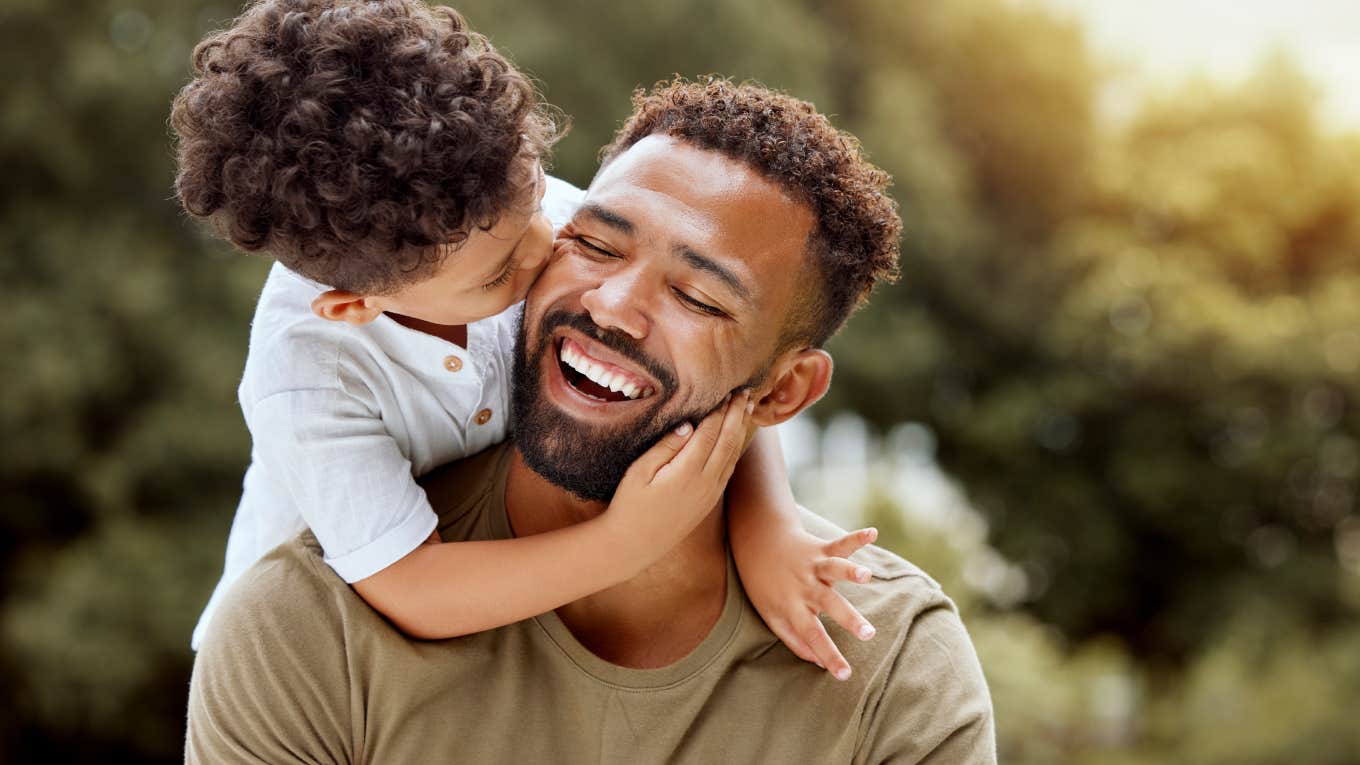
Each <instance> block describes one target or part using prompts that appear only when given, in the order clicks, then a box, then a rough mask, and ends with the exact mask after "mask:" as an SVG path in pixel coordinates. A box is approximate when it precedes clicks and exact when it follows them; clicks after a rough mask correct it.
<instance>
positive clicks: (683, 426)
mask: <svg viewBox="0 0 1360 765" xmlns="http://www.w3.org/2000/svg"><path fill="white" fill-rule="evenodd" d="M692 430H694V426H693V425H690V424H689V423H688V422H682V423H680V425H679V427H677V428H676V429H675V435H677V436H680V437H681V438H684V437H685V436H687V435H689V434H690V431H692Z"/></svg>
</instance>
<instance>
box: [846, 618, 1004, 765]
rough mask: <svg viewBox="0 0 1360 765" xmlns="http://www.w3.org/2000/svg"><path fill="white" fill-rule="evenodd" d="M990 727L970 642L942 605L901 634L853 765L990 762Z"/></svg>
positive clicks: (986, 764) (979, 669)
mask: <svg viewBox="0 0 1360 765" xmlns="http://www.w3.org/2000/svg"><path fill="white" fill-rule="evenodd" d="M994 726H995V723H994V720H993V717H992V701H991V696H990V694H989V693H988V691H987V682H986V680H985V679H984V678H983V675H982V667H981V665H980V664H979V663H978V659H977V653H976V651H975V650H974V648H973V642H972V640H971V639H969V637H968V633H967V631H966V630H965V629H964V627H963V622H962V621H961V620H960V619H959V617H958V614H957V613H956V612H955V611H954V609H953V608H952V607H951V606H949V605H941V606H938V607H934V608H931V609H929V610H926V611H923V612H922V613H920V614H919V615H918V616H917V617H916V618H915V619H914V620H913V622H912V624H911V626H910V628H909V629H908V631H907V633H906V635H905V637H904V639H903V642H902V645H901V649H900V650H899V652H898V653H897V655H896V656H895V658H894V660H893V665H892V668H891V670H890V672H889V675H888V677H887V680H886V683H885V685H884V688H883V693H882V695H881V696H880V697H879V699H878V702H877V704H876V705H875V706H874V708H873V710H872V711H871V712H870V714H869V724H868V729H867V731H866V734H865V738H864V742H863V745H862V746H861V748H860V755H861V756H860V757H858V758H857V759H856V762H858V763H864V765H913V764H914V763H929V765H994V764H995V763H996V732H995V727H994Z"/></svg>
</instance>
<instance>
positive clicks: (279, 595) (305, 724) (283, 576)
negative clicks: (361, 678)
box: [184, 545, 355, 765]
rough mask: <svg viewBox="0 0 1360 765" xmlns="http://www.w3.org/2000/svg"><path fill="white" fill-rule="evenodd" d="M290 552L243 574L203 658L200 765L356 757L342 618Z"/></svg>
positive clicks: (192, 685)
mask: <svg viewBox="0 0 1360 765" xmlns="http://www.w3.org/2000/svg"><path fill="white" fill-rule="evenodd" d="M289 547H290V546H289V545H285V546H284V547H282V548H279V549H278V550H276V551H275V552H274V553H271V554H270V555H269V556H267V557H266V558H265V559H264V560H263V561H261V562H260V563H259V564H257V565H256V566H255V567H254V568H252V569H251V570H250V571H248V572H247V573H246V575H245V576H243V577H242V578H241V580H240V581H239V582H238V583H237V585H236V586H235V588H234V589H233V590H232V591H231V593H230V595H229V596H228V597H227V599H226V600H225V601H224V602H223V604H222V607H221V608H222V611H223V612H225V613H224V616H225V618H218V619H214V620H213V621H212V623H211V625H210V626H209V629H208V631H207V634H206V635H205V637H204V640H203V644H202V646H201V647H200V649H199V651H198V654H197V656H195V658H194V670H193V675H192V678H191V679H190V682H189V720H188V731H187V735H186V740H185V752H184V760H185V762H186V763H189V764H190V765H200V764H202V765H208V764H209V763H212V764H213V765H216V764H218V763H233V764H234V763H271V764H288V763H309V764H316V765H319V764H321V763H327V764H330V763H349V762H353V761H354V759H355V758H354V756H353V754H354V753H353V739H354V735H353V728H352V724H351V714H350V706H349V703H350V702H349V696H350V693H349V681H348V677H349V675H348V672H347V662H346V656H345V645H344V633H343V629H342V626H341V625H342V619H341V617H340V615H339V612H338V611H337V610H336V608H335V603H334V596H333V594H329V595H328V593H327V592H326V590H325V588H324V587H323V586H321V584H320V583H319V582H318V581H317V576H316V572H315V571H313V572H312V574H311V575H310V576H309V575H308V574H307V572H306V570H305V566H306V564H305V562H303V561H299V560H298V559H297V558H296V557H290V555H289V553H288V548H289Z"/></svg>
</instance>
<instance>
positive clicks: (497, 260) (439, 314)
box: [376, 165, 553, 325]
mask: <svg viewBox="0 0 1360 765" xmlns="http://www.w3.org/2000/svg"><path fill="white" fill-rule="evenodd" d="M534 173H535V177H534V183H533V185H532V186H530V187H529V188H530V193H531V194H532V197H529V198H527V199H526V200H525V203H524V204H523V205H518V206H517V209H516V210H515V211H512V212H507V213H506V214H504V215H502V216H501V218H500V220H498V221H497V222H496V225H495V226H494V227H492V228H491V229H487V230H483V229H478V228H474V229H472V231H471V232H470V233H469V234H468V237H467V239H466V240H464V241H463V243H462V244H461V245H459V246H458V247H457V249H455V250H453V251H452V252H450V253H449V254H448V256H447V257H446V258H445V259H444V262H443V263H441V264H440V266H439V268H438V270H436V271H435V272H434V274H433V275H432V276H430V277H429V278H426V279H424V280H422V281H419V282H416V283H415V284H411V285H408V286H406V287H404V288H402V289H400V290H398V291H396V292H394V293H391V294H388V295H383V296H380V297H378V298H376V299H377V300H378V301H380V302H381V305H382V309H383V310H384V311H389V312H392V313H397V314H401V315H402V316H409V317H411V318H414V319H420V320H422V321H427V322H431V323H434V324H445V325H458V324H468V323H470V322H474V321H477V320H478V319H484V318H486V317H488V316H494V315H496V314H498V313H500V312H501V311H504V310H505V309H506V308H509V307H510V306H511V305H514V304H515V303H517V302H519V301H521V300H523V299H524V295H525V293H527V292H528V291H529V285H531V284H533V282H534V279H536V278H538V275H539V273H540V272H542V270H543V267H544V266H545V265H546V264H547V262H548V258H549V256H551V255H552V237H553V230H552V224H551V223H549V222H548V219H547V217H546V216H544V215H543V212H542V203H543V193H544V191H545V190H546V188H547V180H546V178H545V177H544V175H543V168H542V167H541V166H538V165H535V168H534Z"/></svg>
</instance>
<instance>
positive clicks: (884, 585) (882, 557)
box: [801, 508, 953, 611]
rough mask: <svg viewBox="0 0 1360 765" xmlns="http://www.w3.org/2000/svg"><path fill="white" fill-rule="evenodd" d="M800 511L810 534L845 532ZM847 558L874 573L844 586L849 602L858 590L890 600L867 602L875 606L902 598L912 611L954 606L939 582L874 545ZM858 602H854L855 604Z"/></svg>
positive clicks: (899, 603)
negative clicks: (864, 581)
mask: <svg viewBox="0 0 1360 765" xmlns="http://www.w3.org/2000/svg"><path fill="white" fill-rule="evenodd" d="M801 510H802V520H803V528H805V529H807V531H808V532H809V533H810V534H813V535H814V536H818V537H821V538H822V539H828V540H829V539H836V538H837V537H840V536H842V535H844V534H845V533H846V531H845V530H844V529H842V528H841V527H839V526H837V525H836V524H834V523H832V522H831V521H829V520H827V519H826V518H823V517H822V516H820V515H818V514H816V513H814V512H812V511H811V510H808V509H807V508H801ZM850 559H851V560H853V561H854V562H856V563H858V564H860V565H862V566H864V567H865V568H867V569H869V571H870V573H872V574H873V578H872V579H871V580H870V582H869V583H868V584H867V585H862V586H857V587H854V588H850V589H847V591H846V592H847V597H850V599H851V601H852V602H854V600H855V598H854V597H852V596H853V595H854V594H855V593H856V592H857V591H858V593H859V594H860V595H861V596H865V595H867V596H869V598H870V600H871V601H877V600H880V599H887V600H890V601H892V602H891V603H884V604H879V603H877V602H871V603H869V604H867V605H869V606H870V607H874V608H881V607H891V608H895V609H896V608H900V607H901V606H902V605H903V601H904V600H905V601H908V602H910V603H911V604H913V606H914V608H913V610H914V611H915V610H924V609H928V608H935V607H941V606H945V607H949V608H953V602H952V601H950V600H949V597H948V596H947V595H945V592H944V589H943V588H942V587H940V583H939V582H937V581H935V579H934V578H932V577H931V576H930V575H929V574H927V573H926V572H925V571H923V570H922V569H921V568H920V567H919V566H917V565H916V564H914V563H912V562H911V561H908V560H907V559H905V558H903V557H901V556H899V555H896V554H895V553H892V552H890V551H888V550H885V549H883V548H882V547H878V546H877V545H865V546H864V547H862V548H860V549H859V550H858V551H856V552H855V553H854V554H853V555H851V556H850ZM858 605H859V604H856V606H857V607H858ZM861 610H863V609H861Z"/></svg>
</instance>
